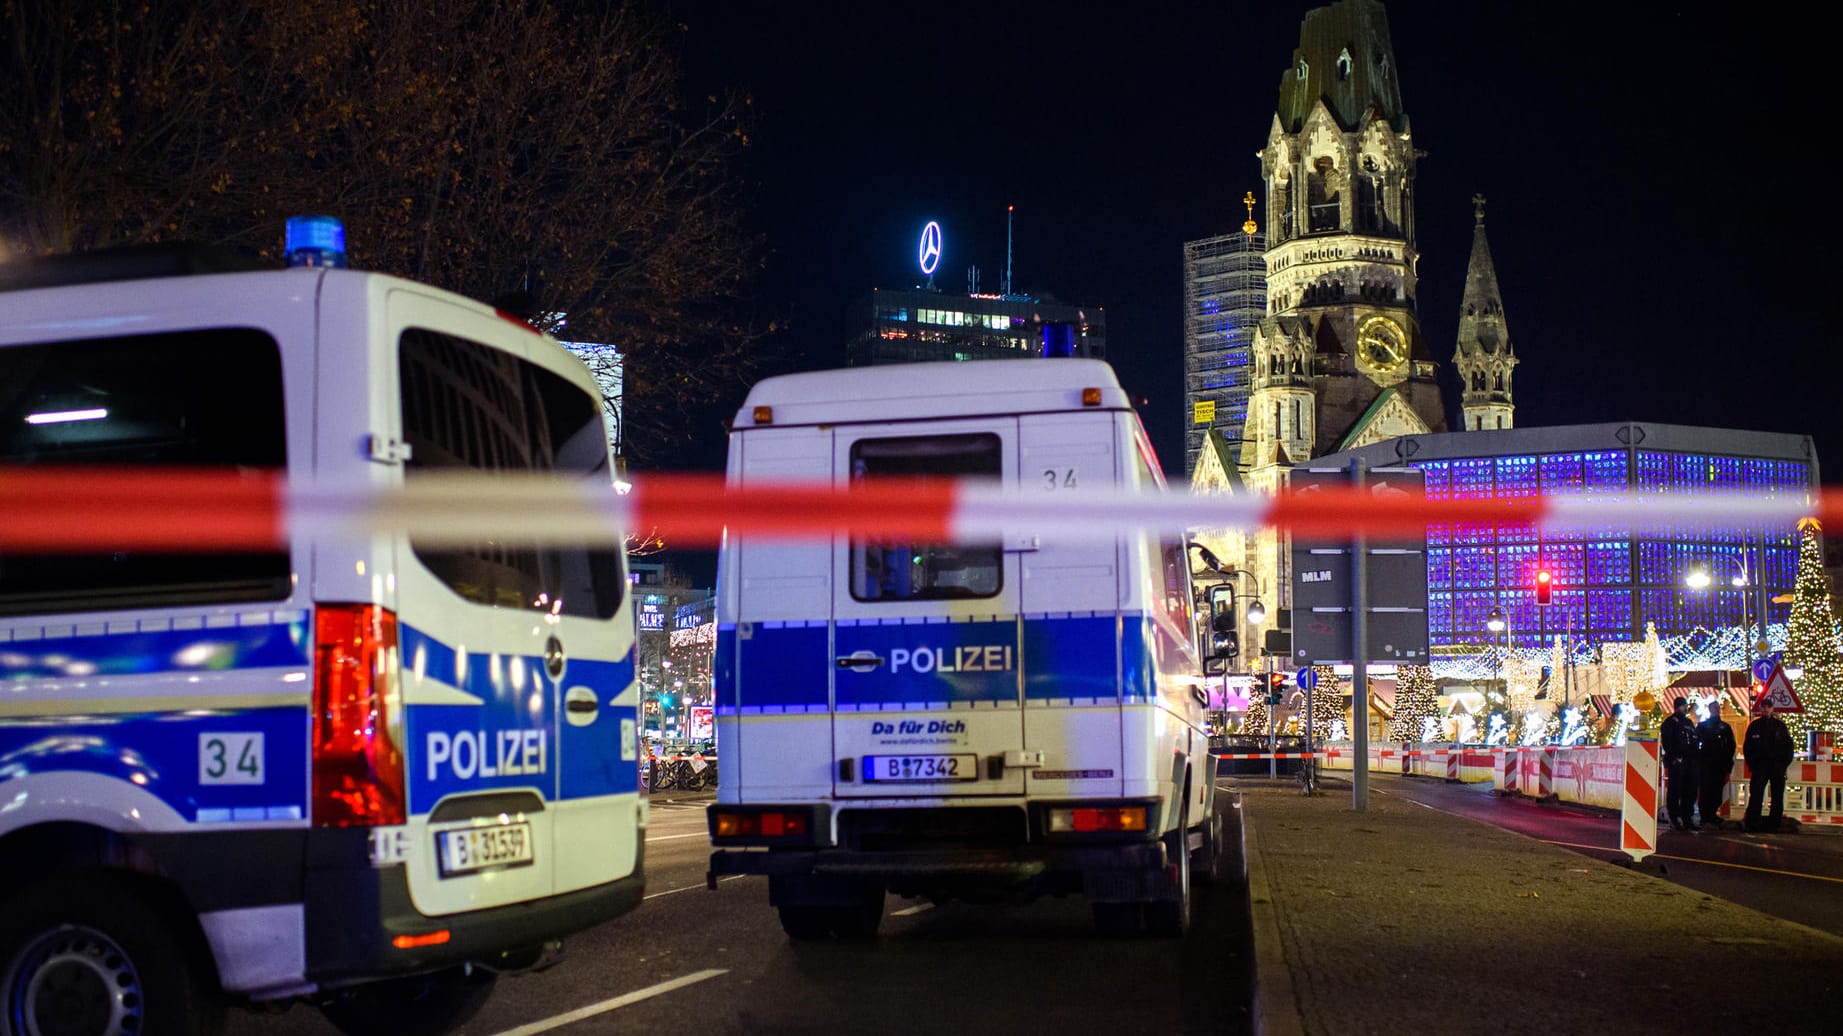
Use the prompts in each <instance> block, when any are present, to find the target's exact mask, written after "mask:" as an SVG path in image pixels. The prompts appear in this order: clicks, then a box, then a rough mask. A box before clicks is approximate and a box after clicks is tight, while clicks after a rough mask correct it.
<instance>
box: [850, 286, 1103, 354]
mask: <svg viewBox="0 0 1843 1036" xmlns="http://www.w3.org/2000/svg"><path fill="white" fill-rule="evenodd" d="M851 324H852V326H853V327H855V328H857V329H858V330H857V331H856V333H855V334H854V335H853V336H852V338H851V340H850V341H849V342H848V343H847V344H846V362H847V363H848V364H849V365H850V366H853V367H866V366H871V365H873V364H882V363H918V362H922V361H929V360H1015V359H1020V358H1026V357H1032V356H1052V357H1053V356H1081V357H1087V358H1091V359H1097V360H1104V359H1106V358H1107V315H1106V313H1105V312H1104V311H1103V310H1102V309H1101V308H1100V307H1099V306H1072V305H1068V304H1066V303H1063V302H1058V301H1057V300H1056V299H1054V298H1052V297H1050V296H1048V295H1043V296H1031V295H981V294H964V295H955V294H950V293H948V292H944V291H931V290H929V289H927V288H913V289H908V290H900V289H897V290H892V289H884V288H879V289H876V290H874V291H872V292H871V295H870V297H869V298H868V299H864V300H861V301H859V302H858V303H857V304H856V305H855V306H854V307H853V309H852V314H851Z"/></svg>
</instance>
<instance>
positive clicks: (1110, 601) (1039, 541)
mask: <svg viewBox="0 0 1843 1036" xmlns="http://www.w3.org/2000/svg"><path fill="white" fill-rule="evenodd" d="M1119 422H1120V415H1119V414H1118V413H1117V412H1105V411H1095V410H1090V411H1084V412H1078V413H1062V414H1029V415H1025V416H1024V417H1021V418H1019V432H1018V436H1019V443H1018V453H1019V458H1020V461H1019V467H1020V469H1021V470H1022V476H1021V488H1022V491H1024V492H1027V493H1043V494H1048V495H1050V497H1051V498H1052V499H1055V498H1063V497H1067V498H1075V497H1076V495H1077V494H1078V493H1080V492H1081V491H1082V490H1083V489H1104V488H1110V487H1112V486H1115V485H1117V484H1119V481H1120V477H1121V471H1120V465H1119V464H1118V463H1117V462H1116V458H1118V456H1119V442H1120V436H1119V429H1118V426H1119ZM1031 533H1032V541H1033V542H1031V543H1030V544H1029V546H1030V547H1031V548H1032V549H1030V550H1027V551H1024V552H1023V553H1021V554H1020V555H1019V564H1020V567H1021V570H1022V579H1021V580H1020V593H1021V595H1022V599H1021V604H1022V607H1021V608H1020V609H1019V611H1020V614H1021V615H1022V616H1023V633H1022V639H1023V644H1024V746H1025V748H1026V749H1028V750H1029V751H1030V752H1031V753H1033V758H1035V753H1041V760H1042V765H1040V766H1037V767H1034V768H1032V769H1031V771H1030V776H1029V778H1028V779H1029V782H1030V792H1031V794H1032V795H1037V796H1058V797H1062V796H1067V797H1070V798H1082V797H1087V798H1092V797H1100V796H1115V795H1119V794H1121V792H1122V787H1123V783H1122V782H1123V780H1124V771H1123V769H1122V766H1121V735H1120V703H1121V697H1122V690H1121V688H1122V673H1123V672H1124V671H1125V667H1126V666H1127V665H1129V664H1132V663H1130V662H1129V660H1127V659H1126V658H1125V657H1123V653H1122V650H1121V645H1122V643H1123V634H1124V633H1125V632H1126V631H1125V630H1124V629H1123V627H1122V625H1121V621H1120V600H1121V593H1122V590H1121V585H1120V574H1121V572H1122V571H1124V570H1125V559H1124V558H1123V557H1122V555H1121V551H1122V549H1123V548H1122V546H1121V543H1120V541H1119V539H1118V538H1115V537H1109V538H1106V539H1098V538H1095V537H1092V536H1082V537H1077V536H1072V535H1070V534H1069V533H1067V532H1064V531H1061V530H1058V529H1054V528H1046V529H1033V530H1031ZM1133 632H1135V633H1136V632H1137V627H1136V626H1135V627H1134V630H1133Z"/></svg>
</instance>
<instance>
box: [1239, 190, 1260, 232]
mask: <svg viewBox="0 0 1843 1036" xmlns="http://www.w3.org/2000/svg"><path fill="white" fill-rule="evenodd" d="M1241 203H1242V204H1243V205H1246V206H1248V222H1246V223H1243V224H1242V225H1241V232H1242V233H1244V234H1246V235H1248V236H1249V237H1253V236H1254V232H1255V231H1256V230H1259V229H1260V228H1259V227H1257V226H1256V225H1255V223H1254V192H1253V191H1249V192H1248V193H1247V194H1245V195H1243V196H1242V199H1241Z"/></svg>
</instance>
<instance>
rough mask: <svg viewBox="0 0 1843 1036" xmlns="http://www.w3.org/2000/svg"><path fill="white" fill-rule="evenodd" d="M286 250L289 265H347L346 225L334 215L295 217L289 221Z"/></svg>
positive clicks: (339, 266)
mask: <svg viewBox="0 0 1843 1036" xmlns="http://www.w3.org/2000/svg"><path fill="white" fill-rule="evenodd" d="M284 252H285V253H286V255H287V258H288V265H289V266H331V267H336V268H339V269H344V268H345V265H346V228H345V225H344V224H343V223H340V222H339V221H338V220H337V219H334V218H333V217H332V216H295V217H293V218H291V219H289V220H288V229H287V236H286V238H285V244H284Z"/></svg>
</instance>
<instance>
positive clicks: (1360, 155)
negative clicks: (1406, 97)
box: [1243, 0, 1446, 481]
mask: <svg viewBox="0 0 1843 1036" xmlns="http://www.w3.org/2000/svg"><path fill="white" fill-rule="evenodd" d="M1418 156H1419V153H1418V152H1416V151H1415V149H1414V138H1413V135H1412V133H1411V132H1410V129H1409V125H1408V116H1407V113H1406V112H1405V111H1404V110H1403V107H1402V101H1401V86H1400V80H1399V78H1398V76H1397V70H1396V67H1395V51H1394V45H1393V44H1392V42H1391V41H1390V38H1389V24H1388V16H1387V13H1386V12H1385V11H1384V10H1383V7H1382V4H1381V3H1380V2H1379V0H1337V2H1336V3H1333V4H1331V5H1329V6H1326V7H1320V8H1316V9H1314V10H1311V11H1308V12H1307V13H1306V16H1305V21H1304V23H1303V24H1302V25H1301V27H1300V30H1299V47H1298V49H1297V50H1295V51H1294V52H1293V61H1292V65H1291V66H1290V67H1289V68H1288V69H1287V70H1286V71H1285V72H1284V73H1282V74H1281V77H1280V96H1279V107H1278V110H1277V111H1276V112H1275V114H1274V119H1273V125H1272V128H1271V130H1270V131H1269V133H1268V139H1267V146H1266V147H1265V148H1263V149H1262V150H1261V151H1260V159H1261V172H1262V175H1263V177H1264V178H1265V180H1266V184H1267V241H1268V249H1267V256H1266V258H1267V299H1268V307H1267V309H1268V316H1267V318H1266V319H1265V320H1263V321H1262V324H1261V327H1260V329H1259V331H1258V332H1257V333H1256V336H1255V347H1254V354H1255V355H1254V359H1255V364H1256V372H1255V380H1254V391H1253V394H1252V398H1250V400H1249V407H1248V422H1249V424H1250V426H1251V427H1250V428H1249V429H1248V431H1247V439H1246V440H1245V443H1246V445H1245V446H1244V451H1243V457H1244V461H1245V462H1246V463H1248V464H1249V465H1250V467H1251V468H1258V467H1261V466H1264V465H1268V464H1271V463H1273V461H1274V457H1273V455H1272V454H1271V453H1269V452H1268V448H1269V445H1279V446H1280V447H1282V448H1283V449H1284V450H1285V452H1286V453H1287V454H1288V457H1287V458H1286V459H1288V460H1291V461H1293V462H1298V461H1301V460H1304V459H1306V458H1308V457H1316V456H1320V455H1322V454H1326V453H1332V452H1336V451H1338V450H1343V449H1349V448H1351V447H1355V446H1362V445H1365V444H1367V443H1371V442H1377V441H1380V440H1382V439H1386V438H1391V437H1393V436H1397V435H1411V434H1419V433H1424V432H1430V431H1445V430H1446V420H1445V412H1446V408H1445V405H1444V402H1443V401H1442V399H1441V395H1440V386H1439V382H1438V379H1437V368H1436V364H1435V363H1434V360H1433V357H1432V355H1431V353H1430V352H1429V351H1428V348H1427V345H1426V343H1425V342H1424V341H1423V339H1422V336H1421V324H1420V319H1419V317H1418V315H1417V313H1416V309H1415V290H1416V276H1417V269H1416V266H1417V262H1418V259H1419V253H1418V252H1417V251H1416V248H1415V237H1414V166H1415V160H1416V159H1417V158H1418ZM1295 411H1297V413H1298V415H1299V416H1298V418H1297V419H1295V418H1294V416H1293V415H1294V413H1295ZM1256 481H1259V480H1256Z"/></svg>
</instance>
